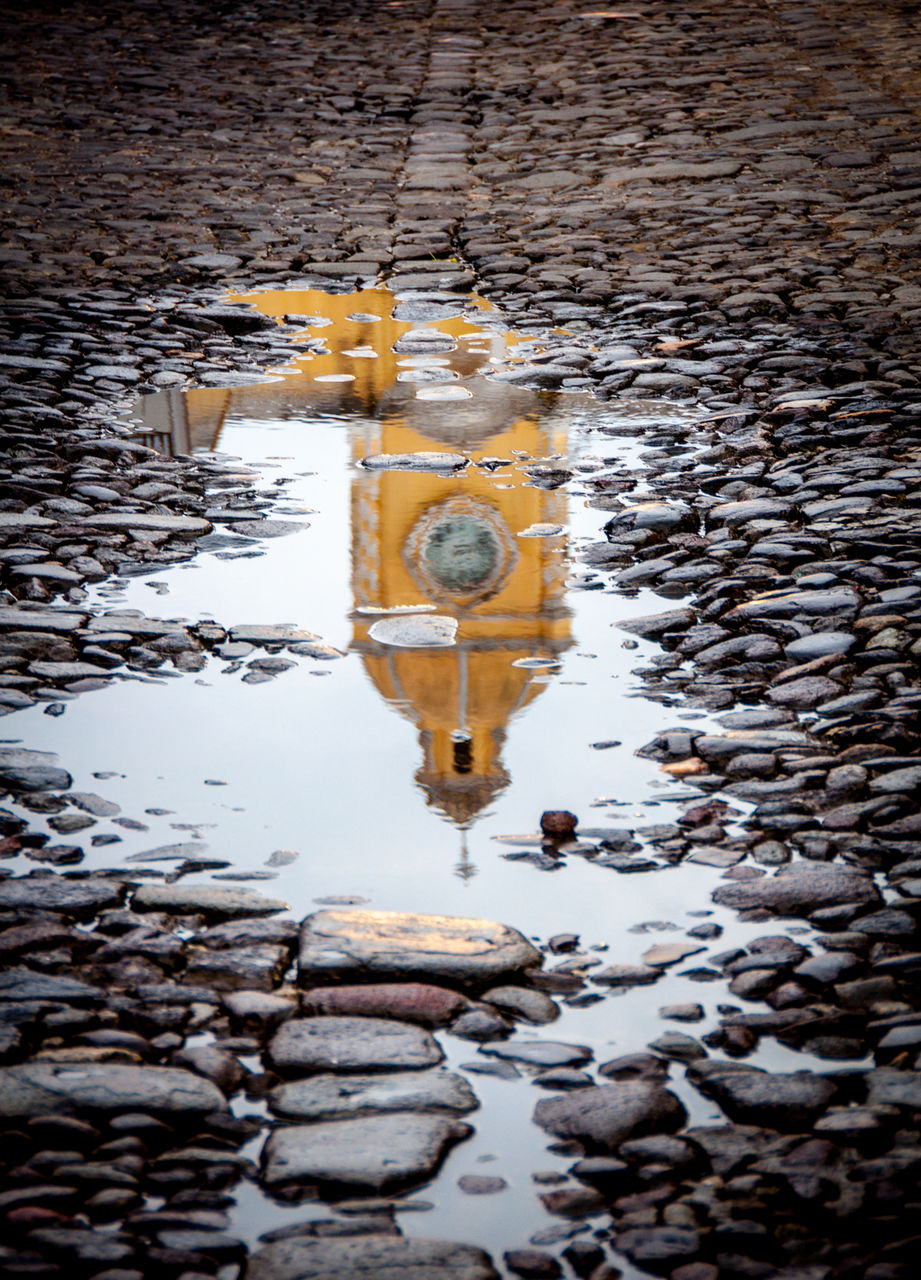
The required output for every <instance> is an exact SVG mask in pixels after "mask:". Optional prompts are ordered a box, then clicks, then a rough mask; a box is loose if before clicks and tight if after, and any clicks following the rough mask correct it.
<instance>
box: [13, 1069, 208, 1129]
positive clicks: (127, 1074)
mask: <svg viewBox="0 0 921 1280" xmlns="http://www.w3.org/2000/svg"><path fill="white" fill-rule="evenodd" d="M226 1106H227V1103H226V1101H225V1098H224V1095H223V1094H222V1093H221V1091H220V1089H218V1087H217V1085H214V1084H212V1083H211V1081H210V1080H205V1079H204V1078H203V1077H202V1076H197V1075H193V1074H192V1072H191V1071H184V1070H182V1069H181V1068H179V1067H133V1066H121V1065H116V1064H115V1063H108V1062H105V1063H97V1062H81V1063H73V1064H71V1063H55V1062H27V1063H22V1064H20V1065H19V1066H15V1067H3V1068H0V1116H6V1117H12V1116H33V1115H42V1114H44V1113H46V1112H74V1111H84V1110H87V1111H156V1112H168V1113H170V1114H174V1115H175V1114H180V1113H185V1114H190V1115H204V1114H207V1113H208V1112H210V1111H221V1110H224V1109H225V1108H226Z"/></svg>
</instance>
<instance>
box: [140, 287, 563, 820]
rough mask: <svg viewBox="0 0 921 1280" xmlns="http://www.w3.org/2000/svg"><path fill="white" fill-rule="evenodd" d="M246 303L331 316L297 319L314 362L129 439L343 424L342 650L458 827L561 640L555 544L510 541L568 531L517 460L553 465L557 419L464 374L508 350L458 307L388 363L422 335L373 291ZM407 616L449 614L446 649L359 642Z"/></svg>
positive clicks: (546, 408)
mask: <svg viewBox="0 0 921 1280" xmlns="http://www.w3.org/2000/svg"><path fill="white" fill-rule="evenodd" d="M246 301H248V302H251V303H253V304H255V305H256V306H258V307H259V308H260V309H261V310H263V311H265V312H266V313H267V314H270V315H274V316H278V317H279V318H282V317H283V316H284V315H285V314H288V315H292V314H297V315H298V316H305V317H310V316H316V317H322V318H323V320H325V321H327V322H328V321H332V323H331V324H329V323H327V324H322V325H321V324H316V325H307V324H306V323H305V334H306V336H307V338H308V339H309V340H310V341H311V344H312V346H314V347H315V346H316V345H317V342H316V340H317V339H318V338H322V339H323V340H324V343H325V347H326V351H325V352H323V353H317V352H316V351H315V350H314V352H313V353H312V355H311V357H310V358H308V359H306V360H304V361H298V362H297V371H294V370H293V369H290V368H288V371H287V373H286V376H285V377H284V378H283V379H279V380H277V381H274V382H270V383H265V384H258V385H250V386H245V387H241V388H234V389H232V390H225V389H215V390H211V389H202V390H196V391H192V392H189V393H186V394H182V393H175V392H171V393H166V394H162V395H159V396H150V397H146V398H145V399H144V401H142V405H141V416H142V420H143V427H142V430H143V431H144V432H145V433H147V434H148V435H151V436H155V437H156V436H158V435H159V436H160V441H159V444H160V447H163V446H164V445H165V444H166V443H167V442H168V443H169V444H170V447H171V450H172V451H173V452H176V453H191V452H194V451H196V450H202V449H206V450H210V449H214V448H216V447H218V443H219V439H220V433H221V428H222V425H223V423H224V421H225V420H226V419H227V417H228V416H229V415H240V416H245V417H246V418H247V419H250V420H251V419H258V418H269V417H271V418H276V419H277V418H284V417H290V416H293V415H296V416H298V417H304V416H305V415H307V414H316V413H318V412H319V413H333V414H335V415H337V416H340V415H341V416H342V417H344V418H347V419H348V421H349V431H350V448H351V456H352V463H353V469H352V476H353V478H352V482H351V565H352V596H353V603H354V610H353V614H352V622H353V634H352V644H351V648H352V650H353V651H355V652H357V653H359V654H360V655H361V660H362V662H363V664H364V667H365V670H366V671H367V673H368V675H369V677H370V679H371V680H372V682H373V684H374V686H375V687H376V689H377V690H378V691H379V692H380V694H381V696H382V697H383V698H384V699H386V701H387V702H388V703H389V704H390V705H391V706H393V707H394V708H395V709H396V710H398V711H399V712H400V714H402V715H403V716H405V717H407V718H408V719H409V720H411V721H412V723H413V724H414V725H415V727H416V730H417V732H418V739H419V744H420V747H421V753H422V761H421V765H420V767H419V769H418V770H417V772H416V774H415V778H416V782H417V783H418V785H419V786H420V788H421V789H422V791H423V793H424V795H425V798H426V801H427V803H428V804H429V805H431V806H433V807H434V808H435V809H437V810H438V811H439V812H440V813H442V814H443V815H445V817H447V818H448V819H450V821H451V822H453V823H454V824H456V826H458V827H459V828H461V829H463V830H466V829H467V828H469V826H470V825H471V824H472V823H473V822H474V821H475V820H476V818H477V817H478V815H479V814H481V813H482V812H483V811H484V810H485V809H486V808H487V807H488V805H489V804H490V802H491V801H492V800H493V799H494V797H496V796H497V795H498V794H499V793H500V792H501V791H502V790H503V789H504V788H505V787H506V786H507V785H508V783H509V774H508V772H507V770H506V768H505V765H504V764H503V760H502V749H503V744H504V742H505V737H506V731H507V726H508V724H509V721H510V720H511V718H512V717H513V716H514V715H515V713H516V712H518V711H520V710H521V709H522V708H524V707H526V706H527V705H528V704H529V703H530V702H531V701H533V700H534V699H535V698H536V697H538V696H539V694H540V692H541V690H542V688H543V687H544V683H543V681H544V679H545V678H546V676H545V674H544V673H546V672H547V671H548V670H552V669H553V666H554V663H555V660H556V659H557V658H558V656H559V655H560V654H561V653H562V652H563V651H564V650H565V649H566V648H567V647H568V646H569V645H570V644H571V643H572V639H571V635H570V622H569V611H568V610H567V608H566V605H565V601H564V580H565V572H566V565H565V554H564V553H565V537H564V536H563V535H558V536H551V537H546V536H536V537H535V536H521V535H522V533H523V532H524V531H525V530H527V529H529V528H530V527H531V526H534V525H538V524H550V525H565V523H566V497H565V494H564V493H562V492H561V491H558V490H553V489H545V488H540V487H537V486H536V485H535V484H534V483H533V482H532V481H531V479H530V478H529V477H528V475H527V474H526V473H525V472H524V471H523V470H521V469H520V468H519V467H517V466H515V465H514V463H515V462H516V461H517V460H519V459H522V458H543V457H546V456H548V455H551V454H553V453H561V452H564V451H565V448H566V437H565V424H564V421H563V419H562V417H561V415H560V414H559V413H558V411H556V410H555V409H554V407H553V399H552V397H546V396H539V395H537V394H535V393H533V392H526V391H522V390H521V389H519V388H516V387H513V386H510V385H508V384H505V383H502V382H496V381H492V380H490V379H487V378H483V377H481V376H476V375H477V370H479V369H480V368H481V367H482V366H483V365H484V363H485V362H486V361H488V359H489V357H490V356H491V355H495V356H500V357H502V356H505V355H506V354H507V352H508V347H509V346H510V345H511V344H513V343H514V341H515V339H514V337H513V336H511V335H508V334H506V333H503V332H502V331H501V330H499V329H491V328H489V327H488V324H487V326H486V327H484V325H483V324H482V323H477V320H476V319H472V318H471V317H472V315H473V314H475V313H476V312H477V311H479V312H481V313H482V319H483V321H488V317H487V315H486V310H485V304H483V303H482V302H480V301H479V300H477V299H472V300H467V301H466V302H465V312H466V318H465V317H464V316H460V315H458V316H452V317H450V318H448V319H442V320H439V321H437V322H435V324H434V328H435V329H436V330H437V331H438V332H439V333H440V334H443V335H444V342H443V343H442V344H441V346H442V347H443V348H447V347H450V348H451V349H450V351H448V352H447V353H445V354H442V355H440V356H438V357H436V358H432V357H430V356H423V357H421V358H420V357H418V356H416V357H414V356H412V355H409V356H407V355H405V354H402V353H401V351H400V349H399V348H400V347H401V345H403V344H401V343H400V341H399V340H400V338H401V337H403V336H404V335H405V334H406V333H407V331H408V330H410V329H412V328H414V327H418V326H413V325H411V324H410V323H409V322H403V321H396V320H394V319H393V318H392V315H391V312H392V310H393V306H394V299H393V295H392V294H390V293H389V292H388V291H386V290H366V291H363V292H361V293H357V294H356V293H353V294H345V295H328V294H324V293H320V292H313V293H295V294H292V293H291V292H284V293H260V294H252V295H249V296H247V297H246ZM375 317H376V318H375ZM298 323H300V321H299V322H298ZM426 327H431V326H426ZM394 345H396V346H397V350H396V351H394V350H393V348H394ZM410 345H411V344H410ZM436 345H437V344H436ZM441 377H443V378H444V379H445V381H438V380H437V379H439V378H441ZM430 378H431V379H433V380H432V381H429V380H428V379H430ZM416 379H423V380H418V381H417V380H416ZM443 397H444V398H443ZM432 450H438V451H441V450H445V451H451V452H460V453H463V454H464V455H465V456H467V457H469V458H470V459H471V462H472V464H473V465H470V466H468V467H467V468H466V469H465V470H464V471H462V472H459V473H457V474H451V475H448V474H442V473H430V472H410V471H371V470H366V469H364V468H363V467H362V466H361V465H360V463H361V460H362V459H363V458H365V457H368V456H370V455H374V454H395V453H416V452H421V451H432ZM478 463H482V464H483V465H477V464H478ZM416 608H429V609H432V608H434V609H436V610H437V612H438V613H439V614H442V615H444V614H447V615H449V616H451V617H453V618H455V619H456V620H457V623H458V630H457V643H456V644H455V645H454V646H452V647H447V648H398V647H393V646H390V645H385V644H382V643H380V642H377V641H376V640H374V639H373V638H372V636H371V634H370V631H371V628H372V627H373V624H374V622H375V621H376V620H378V619H379V618H380V617H381V615H382V614H388V613H399V612H400V611H407V610H412V609H416Z"/></svg>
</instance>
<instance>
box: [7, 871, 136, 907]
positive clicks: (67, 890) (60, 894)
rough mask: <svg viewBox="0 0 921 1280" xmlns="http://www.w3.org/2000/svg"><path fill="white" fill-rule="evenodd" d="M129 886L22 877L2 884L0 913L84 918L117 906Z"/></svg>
mask: <svg viewBox="0 0 921 1280" xmlns="http://www.w3.org/2000/svg"><path fill="white" fill-rule="evenodd" d="M124 891H125V886H124V885H123V884H122V883H121V882H120V881H118V880H67V879H65V878H64V877H63V876H18V877H17V878H16V879H14V880H4V881H2V882H0V910H8V911H17V910H23V909H25V910H30V909H31V910H33V911H62V912H64V914H65V915H74V916H82V915H88V914H90V913H94V912H96V911H101V910H103V908H105V907H114V906H116V905H117V904H118V903H119V902H121V900H122V896H123V894H124Z"/></svg>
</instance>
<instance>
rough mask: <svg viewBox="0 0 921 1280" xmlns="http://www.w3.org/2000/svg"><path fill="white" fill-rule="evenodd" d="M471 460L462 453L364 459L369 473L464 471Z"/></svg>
mask: <svg viewBox="0 0 921 1280" xmlns="http://www.w3.org/2000/svg"><path fill="white" fill-rule="evenodd" d="M468 461H469V459H467V458H465V457H464V455H463V454H462V453H433V452H430V451H423V452H421V453H377V454H372V455H371V456H370V457H367V458H362V460H361V465H362V466H363V467H365V468H366V470H368V471H463V469H464V467H466V466H467V464H468Z"/></svg>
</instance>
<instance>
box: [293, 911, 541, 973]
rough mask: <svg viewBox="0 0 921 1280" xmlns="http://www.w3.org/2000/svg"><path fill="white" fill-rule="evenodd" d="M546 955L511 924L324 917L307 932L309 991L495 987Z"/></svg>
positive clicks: (302, 967) (303, 960)
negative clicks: (385, 985)
mask: <svg viewBox="0 0 921 1280" xmlns="http://www.w3.org/2000/svg"><path fill="white" fill-rule="evenodd" d="M540 963H541V953H540V952H539V951H538V950H537V948H536V947H534V946H532V945H531V943H530V942H528V940H527V939H526V938H525V937H523V936H522V934H520V933H519V932H518V930H517V929H512V928H510V927H509V926H508V925H505V924H497V923H495V922H494V921H491V920H472V919H466V918H464V917H460V916H433V915H415V914H410V913H404V912H401V911H335V910H331V911H318V912H316V913H315V914H314V915H311V916H308V917H307V919H306V920H305V921H304V923H303V925H302V926H301V943H300V959H299V973H300V981H301V983H302V984H304V985H312V984H313V983H315V982H316V981H318V980H320V979H328V978H331V977H343V978H346V977H352V978H357V977H361V978H378V979H380V980H382V981H384V980H388V979H396V978H413V979H418V980H420V981H436V982H438V981H447V982H456V983H461V984H468V983H469V984H478V983H482V984H487V983H489V984H492V983H494V982H495V981H496V980H497V979H499V978H502V977H506V976H507V975H509V974H513V973H518V972H520V971H521V970H523V969H530V968H532V967H535V966H539V965H540Z"/></svg>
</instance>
